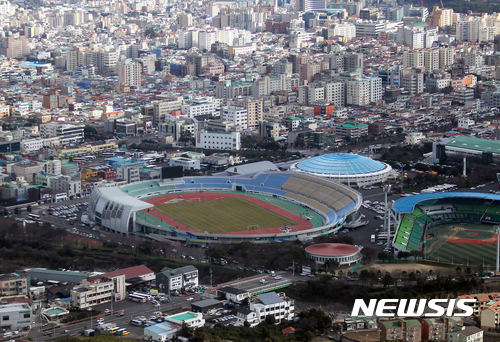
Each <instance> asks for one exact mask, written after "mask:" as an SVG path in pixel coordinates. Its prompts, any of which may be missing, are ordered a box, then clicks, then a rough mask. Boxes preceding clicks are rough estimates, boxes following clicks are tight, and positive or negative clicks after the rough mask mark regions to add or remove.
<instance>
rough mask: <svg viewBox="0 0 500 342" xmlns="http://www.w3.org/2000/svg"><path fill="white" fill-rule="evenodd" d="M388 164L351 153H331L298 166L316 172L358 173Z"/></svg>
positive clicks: (364, 172) (332, 173)
mask: <svg viewBox="0 0 500 342" xmlns="http://www.w3.org/2000/svg"><path fill="white" fill-rule="evenodd" d="M386 167H387V165H386V164H384V163H381V162H379V161H376V160H373V159H371V158H368V157H363V156H360V155H357V154H351V153H330V154H324V155H322V156H318V157H313V158H310V159H307V160H305V161H303V162H300V163H298V164H297V168H298V169H300V170H302V171H306V172H313V173H316V174H325V175H358V174H367V173H373V172H377V171H381V170H384V169H385V168H386Z"/></svg>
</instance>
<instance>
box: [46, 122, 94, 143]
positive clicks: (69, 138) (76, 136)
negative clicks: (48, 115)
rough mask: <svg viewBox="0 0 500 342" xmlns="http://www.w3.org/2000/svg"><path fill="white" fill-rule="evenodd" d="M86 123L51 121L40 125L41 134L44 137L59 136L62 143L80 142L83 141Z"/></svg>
mask: <svg viewBox="0 0 500 342" xmlns="http://www.w3.org/2000/svg"><path fill="white" fill-rule="evenodd" d="M84 127H85V125H71V124H60V123H56V122H49V123H46V124H42V125H40V134H41V136H42V137H44V138H51V137H59V138H60V140H61V144H63V145H65V144H70V143H79V142H82V141H83V138H84V136H83V128H84Z"/></svg>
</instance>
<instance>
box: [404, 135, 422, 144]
mask: <svg viewBox="0 0 500 342" xmlns="http://www.w3.org/2000/svg"><path fill="white" fill-rule="evenodd" d="M423 139H425V135H423V134H422V132H411V133H408V134H407V135H406V137H405V143H407V144H408V145H418V144H420V142H421V141H422V140H423Z"/></svg>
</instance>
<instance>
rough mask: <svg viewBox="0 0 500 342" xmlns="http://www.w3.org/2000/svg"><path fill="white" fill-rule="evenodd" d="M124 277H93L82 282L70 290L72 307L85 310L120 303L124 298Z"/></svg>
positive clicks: (121, 275) (120, 275)
mask: <svg viewBox="0 0 500 342" xmlns="http://www.w3.org/2000/svg"><path fill="white" fill-rule="evenodd" d="M125 295H126V292H125V275H124V274H119V275H115V276H110V277H103V276H95V277H91V278H87V279H84V280H82V283H81V285H79V286H76V287H75V288H73V289H72V290H71V295H70V296H71V299H72V300H73V307H75V308H78V309H86V308H89V307H92V306H94V305H99V304H103V303H109V302H111V301H120V300H122V299H124V298H125Z"/></svg>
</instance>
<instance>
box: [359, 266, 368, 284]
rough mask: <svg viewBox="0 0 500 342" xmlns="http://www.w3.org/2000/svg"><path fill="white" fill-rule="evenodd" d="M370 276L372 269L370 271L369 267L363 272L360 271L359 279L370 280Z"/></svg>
mask: <svg viewBox="0 0 500 342" xmlns="http://www.w3.org/2000/svg"><path fill="white" fill-rule="evenodd" d="M370 278H371V277H370V271H368V270H367V269H364V270H362V271H361V272H359V279H360V280H363V281H368V280H369V279H370Z"/></svg>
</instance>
